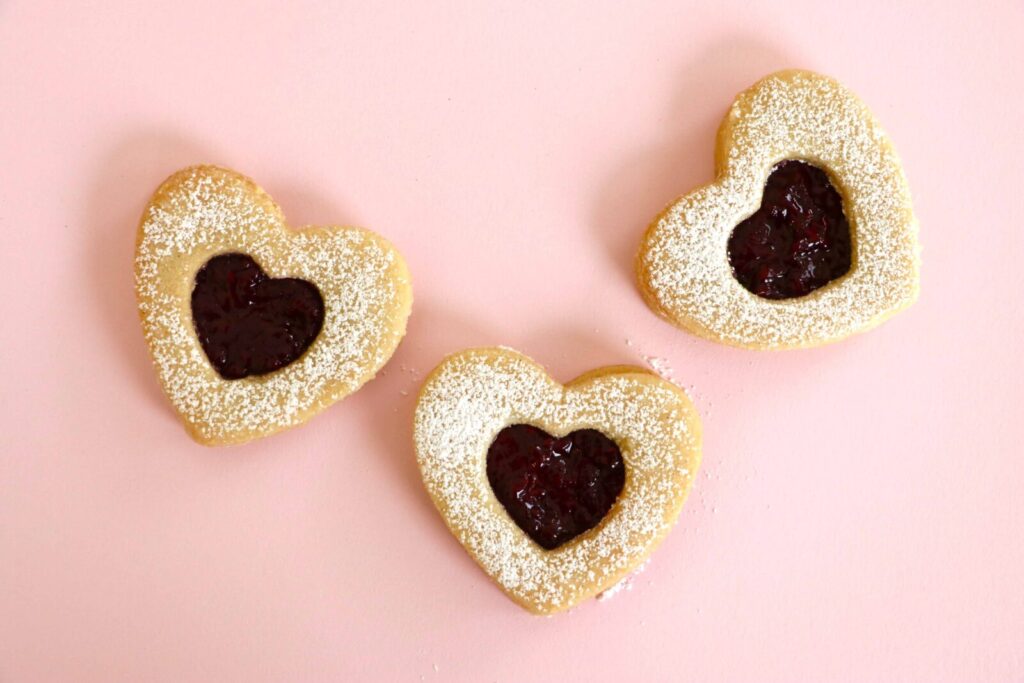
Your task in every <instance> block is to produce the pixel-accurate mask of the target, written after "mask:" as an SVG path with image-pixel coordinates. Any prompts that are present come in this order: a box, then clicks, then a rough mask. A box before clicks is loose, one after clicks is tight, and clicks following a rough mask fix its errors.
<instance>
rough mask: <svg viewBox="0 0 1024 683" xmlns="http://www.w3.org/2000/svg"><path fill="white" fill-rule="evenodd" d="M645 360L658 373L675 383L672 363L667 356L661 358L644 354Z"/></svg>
mask: <svg viewBox="0 0 1024 683" xmlns="http://www.w3.org/2000/svg"><path fill="white" fill-rule="evenodd" d="M644 362H646V363H647V365H649V366H650V367H651V369H652V370H654V371H655V372H656V373H658V375H659V376H660V377H661V378H662V379H665V380H668V381H669V382H672V383H673V384H674V383H675V381H676V380H675V378H674V377H673V371H672V364H671V363H670V362H669V360H668V359H667V358H661V357H660V356H646V355H645V356H644Z"/></svg>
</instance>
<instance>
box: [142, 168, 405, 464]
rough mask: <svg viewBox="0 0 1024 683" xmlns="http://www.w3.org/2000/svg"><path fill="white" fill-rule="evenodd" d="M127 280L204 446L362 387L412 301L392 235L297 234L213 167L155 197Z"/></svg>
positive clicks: (243, 435)
mask: <svg viewBox="0 0 1024 683" xmlns="http://www.w3.org/2000/svg"><path fill="white" fill-rule="evenodd" d="M214 271H216V272H214ZM222 271H223V272H222ZM232 273H233V274H232ZM230 278H234V283H233V284H229V283H228V282H227V280H228V279H230ZM282 281H283V282H284V283H291V284H286V285H285V286H284V287H283V288H282V286H281V283H282ZM135 282H136V293H137V296H138V301H139V313H140V316H141V319H142V328H143V332H144V334H145V337H146V341H147V343H148V344H149V349H150V352H151V354H152V356H153V360H154V363H155V365H156V369H157V374H158V376H159V379H160V382H161V384H162V385H163V388H164V391H165V393H166V394H167V396H168V398H169V399H170V401H171V403H172V404H173V405H174V407H175V409H176V410H177V411H178V413H179V414H180V415H181V417H182V420H183V421H184V423H185V426H186V428H187V430H188V431H189V433H190V434H191V435H192V437H193V438H195V439H196V440H197V441H199V442H201V443H205V444H210V445H222V444H230V443H241V442H244V441H248V440H251V439H254V438H258V437H261V436H266V435H268V434H272V433H274V432H277V431H279V430H281V429H285V428H287V427H291V426H294V425H297V424H300V423H302V422H304V421H305V420H307V419H309V418H310V417H312V416H313V415H315V414H316V413H318V412H320V411H321V410H323V409H324V408H326V407H327V406H329V405H330V404H331V403H333V402H334V401H337V400H339V399H341V398H343V397H344V396H347V395H348V394H350V393H352V392H353V391H355V390H356V389H358V388H359V387H360V386H362V385H363V384H364V383H365V382H366V381H367V380H369V379H371V378H372V377H373V376H374V375H375V374H376V373H377V371H378V370H379V369H380V368H381V367H382V366H383V365H384V364H385V363H386V362H387V360H388V359H389V358H390V357H391V354H392V353H394V350H395V348H396V347H397V346H398V343H399V341H400V340H401V338H402V336H403V335H404V334H405V323H406V320H407V318H408V316H409V310H410V308H411V305H412V288H411V285H410V280H409V273H408V270H407V268H406V266H405V262H404V261H403V259H402V257H401V255H400V254H399V253H398V251H396V250H395V248H394V247H392V246H391V245H390V244H389V243H388V242H387V241H386V240H384V239H383V238H381V237H380V236H378V235H375V234H374V233H371V232H369V231H367V230H362V229H360V228H350V227H307V228H303V229H301V230H292V229H290V228H289V227H288V225H287V223H286V222H285V219H284V216H283V214H282V213H281V210H280V209H279V208H278V206H277V205H276V204H275V203H274V202H273V200H272V199H271V198H270V196H269V195H267V193H266V192H264V191H263V190H262V189H261V188H260V187H259V186H257V185H256V184H255V183H254V182H253V181H251V180H249V179H248V178H246V177H245V176H242V175H240V174H238V173H235V172H233V171H229V170H227V169H224V168H219V167H216V166H197V167H193V168H188V169H185V170H183V171H179V172H178V173H175V174H174V175H173V176H171V177H170V178H168V179H167V180H166V181H165V182H164V183H163V184H162V185H161V186H160V187H159V188H158V189H157V191H156V193H155V194H154V195H153V198H152V199H151V200H150V202H149V205H148V206H147V208H146V210H145V212H144V214H143V216H142V221H141V223H140V225H139V234H138V244H137V247H136V254H135ZM300 282H301V283H304V284H299V283H300ZM238 287H241V288H242V289H238ZM297 291H301V292H302V293H300V294H297V293H296V292H297ZM314 291H315V294H314ZM211 293H212V295H213V296H212V299H213V301H208V300H207V298H206V296H205V295H206V294H211ZM197 296H198V298H199V300H198V301H197V300H196V297H197ZM218 296H222V297H223V296H228V297H231V296H235V297H236V300H235V301H225V300H221V301H219V302H218V301H216V299H217V297H218ZM317 296H318V297H320V299H321V300H322V302H321V304H320V306H319V307H320V308H321V309H322V312H321V313H319V314H318V313H317V309H318V305H317V302H316V300H315V299H316V297H317ZM247 297H248V298H247ZM236 304H237V305H236ZM250 316H251V318H250ZM282 316H283V319H284V322H283V324H282ZM318 318H319V319H320V322H319V323H318V322H317V319H318ZM211 330H212V331H213V332H211ZM201 336H202V337H203V340H202V341H201V340H200V337H201ZM257 356H259V358H257ZM219 370H222V371H223V374H222V372H220V371H219Z"/></svg>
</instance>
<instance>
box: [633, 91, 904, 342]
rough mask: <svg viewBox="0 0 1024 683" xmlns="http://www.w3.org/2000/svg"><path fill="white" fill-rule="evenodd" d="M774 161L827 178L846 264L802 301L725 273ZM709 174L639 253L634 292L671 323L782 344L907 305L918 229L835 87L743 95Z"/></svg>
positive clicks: (722, 337) (730, 338)
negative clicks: (840, 206) (836, 199)
mask: <svg viewBox="0 0 1024 683" xmlns="http://www.w3.org/2000/svg"><path fill="white" fill-rule="evenodd" d="M784 159H802V160H805V161H808V162H810V163H813V164H815V165H817V166H819V167H821V168H823V169H825V170H826V171H828V172H829V175H830V177H831V179H832V181H833V183H834V184H835V185H836V187H837V189H839V191H840V193H841V194H842V195H843V198H844V210H845V212H846V214H847V218H848V219H849V221H850V226H851V230H852V231H853V237H854V258H853V266H852V268H851V270H850V272H849V273H848V274H847V275H846V276H845V277H843V278H840V279H839V280H837V281H835V282H833V283H831V284H829V285H827V286H825V287H823V288H821V289H819V290H817V291H815V292H813V293H811V294H810V295H808V296H805V297H801V298H798V299H787V300H767V299H762V298H760V297H757V296H755V295H754V294H752V293H750V292H748V291H747V290H746V289H744V288H743V286H742V285H740V284H739V282H737V281H736V279H735V278H734V277H733V274H732V271H731V268H730V266H729V262H728V258H727V242H728V238H729V235H730V234H731V232H732V229H733V228H734V227H735V226H736V225H737V224H738V223H739V222H740V221H742V220H743V219H744V218H746V217H748V216H750V215H751V214H753V213H754V212H755V211H756V210H757V208H758V206H759V205H760V201H761V194H762V191H763V188H764V185H765V181H766V180H767V177H768V175H769V173H770V172H771V169H772V168H773V167H774V166H775V164H777V163H778V162H779V161H782V160H784ZM717 166H718V178H717V179H716V180H715V181H714V182H713V183H711V184H710V185H707V186H705V187H702V188H700V189H698V190H696V191H694V192H692V193H691V194H689V195H687V196H685V197H683V198H682V199H680V200H679V201H677V202H676V203H674V204H672V205H671V206H670V207H669V208H668V209H666V210H665V212H664V213H663V214H662V215H661V216H659V218H658V219H657V220H656V222H655V223H654V225H652V227H651V228H650V230H648V232H647V235H646V236H645V238H644V241H643V244H642V246H641V249H640V253H639V256H638V277H639V280H640V284H641V289H642V290H643V291H644V294H645V296H646V297H647V299H648V301H649V302H650V303H651V305H652V306H653V307H654V308H655V309H656V310H657V311H658V312H659V313H661V314H662V315H664V316H665V317H667V318H668V319H670V320H671V321H673V322H675V323H676V324H678V325H680V326H681V327H684V328H686V329H689V330H691V331H693V332H695V333H697V334H700V335H703V336H706V337H709V338H712V339H715V340H719V341H723V342H726V343H731V344H735V345H739V346H750V347H756V348H790V347H798V346H810V345H814V344H818V343H825V342H828V341H835V340H838V339H841V338H843V337H845V336H847V335H849V334H852V333H854V332H858V331H863V330H865V329H868V328H870V327H872V326H873V325H875V324H877V323H879V322H881V321H882V320H883V319H885V318H887V317H888V316H890V315H892V314H893V313H895V312H896V311H898V310H901V309H902V308H904V307H905V306H907V305H909V304H910V303H912V302H913V300H914V299H915V298H916V296H917V287H918V269H919V249H918V245H917V222H916V219H915V218H914V214H913V209H912V205H911V201H910V192H909V189H908V187H907V182H906V178H905V177H904V175H903V170H902V168H901V166H900V163H899V159H898V158H897V156H896V152H895V150H894V149H893V147H892V145H891V143H890V142H889V140H888V138H887V137H886V135H885V133H884V131H883V130H882V129H881V127H880V126H879V125H878V123H877V121H876V120H875V119H874V117H873V116H872V115H871V113H870V112H869V111H868V109H867V108H866V107H865V105H864V104H863V103H862V102H861V101H860V100H859V99H858V98H857V97H856V96H855V95H853V94H852V93H851V92H850V91H848V90H847V89H845V88H844V87H843V86H841V85H840V84H839V83H837V82H836V81H834V80H832V79H829V78H826V77H824V76H820V75H817V74H813V73H810V72H806V71H786V72H780V73H778V74H773V75H772V76H769V77H767V78H765V79H764V80H762V81H760V82H759V83H757V84H756V85H754V86H753V87H752V88H750V89H749V90H747V91H745V92H744V93H742V94H741V95H740V96H739V97H738V98H737V99H736V101H735V102H734V103H733V105H732V108H731V109H730V111H729V114H728V115H727V117H726V119H725V121H724V122H723V123H722V127H721V130H720V131H719V149H718V159H717Z"/></svg>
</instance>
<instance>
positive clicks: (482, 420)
mask: <svg viewBox="0 0 1024 683" xmlns="http://www.w3.org/2000/svg"><path fill="white" fill-rule="evenodd" d="M517 423H529V424H534V425H536V426H538V427H540V428H542V429H545V430H546V431H548V432H549V433H552V434H565V433H568V432H570V431H573V430H575V429H582V428H588V427H590V428H595V429H599V430H600V431H602V432H604V433H605V434H606V435H607V436H609V437H610V438H612V439H613V440H615V441H616V442H617V443H618V444H619V446H620V448H621V449H622V453H623V458H624V460H625V462H626V466H627V476H626V484H625V488H624V489H623V492H622V494H621V496H620V498H619V500H618V501H617V502H616V504H615V507H613V509H612V512H611V513H609V515H608V517H606V518H605V520H603V521H602V523H601V524H600V525H599V526H598V527H596V528H595V529H593V530H591V531H590V532H587V533H586V534H584V535H582V536H580V537H579V538H577V539H574V540H573V541H570V542H569V543H567V544H565V545H564V546H561V547H559V548H557V549H555V550H552V551H546V550H544V549H542V548H541V547H540V546H539V545H537V544H535V543H534V542H533V541H531V540H530V539H529V537H527V536H526V534H524V533H523V532H522V530H520V529H519V528H518V527H517V526H516V525H515V523H514V522H513V521H512V519H511V518H510V517H509V516H508V514H507V513H506V512H505V510H504V509H503V508H502V507H501V504H500V503H498V501H497V499H496V498H495V497H494V494H493V492H492V491H491V489H490V486H489V484H488V482H487V477H486V453H487V449H488V447H489V446H490V443H491V441H492V440H493V439H494V436H495V435H496V434H497V433H498V432H499V431H500V430H501V429H502V428H503V427H505V426H507V425H510V424H517ZM415 441H416V453H417V458H418V460H419V464H420V469H421V471H422V474H423V480H424V483H425V485H426V487H427V490H428V491H429V492H430V495H431V497H432V498H433V499H434V502H435V503H436V505H437V506H438V509H439V510H440V511H441V513H442V515H443V516H444V517H445V520H446V522H447V523H448V526H449V527H450V528H451V530H452V532H453V533H454V534H455V535H456V536H457V537H458V538H459V540H460V541H461V542H462V544H463V545H464V546H465V547H466V549H467V550H468V551H469V552H470V554H471V555H473V556H474V557H475V558H476V560H477V562H479V563H480V565H481V566H482V567H483V568H484V570H485V571H486V572H487V573H488V574H489V575H491V577H492V578H494V580H495V581H497V582H498V584H499V585H501V586H502V588H503V589H504V590H505V591H506V592H507V593H509V595H510V596H511V597H513V598H514V599H515V600H516V601H518V602H520V603H521V604H523V605H524V606H526V607H528V608H529V609H531V610H533V611H536V612H542V613H550V612H554V611H559V610H562V609H566V608H568V607H570V606H572V605H573V604H575V603H576V602H578V601H579V600H581V599H583V598H586V597H589V596H592V595H595V594H596V593H598V592H600V591H601V590H604V589H606V588H608V587H609V586H611V585H613V584H614V583H615V582H616V581H618V580H619V579H621V578H622V577H624V576H625V575H626V574H628V573H629V572H630V571H632V570H633V569H634V568H635V567H636V566H637V565H639V564H640V563H641V562H642V561H643V560H644V559H645V558H646V557H647V555H648V553H649V552H650V551H651V550H652V549H653V546H654V545H656V544H657V542H658V541H660V539H661V538H662V537H663V536H664V534H665V533H667V531H668V529H669V528H670V527H671V526H672V524H673V523H674V522H675V519H676V517H677V515H678V513H679V510H680V508H681V505H682V501H683V499H684V498H685V494H686V490H687V488H688V487H689V485H690V483H691V481H692V479H693V477H694V475H695V473H696V469H697V466H698V464H699V460H700V450H699V449H700V427H699V421H698V419H697V417H696V414H695V413H694V411H693V408H692V405H691V404H690V402H689V400H688V399H686V397H685V394H683V393H682V392H681V391H680V390H679V389H678V388H676V387H674V386H672V385H671V384H668V383H666V382H664V381H662V380H660V379H659V378H657V377H655V376H653V375H650V374H648V373H641V372H635V373H623V374H606V375H602V376H593V377H591V378H589V379H583V380H582V381H580V382H579V383H573V384H571V385H569V386H568V387H563V386H561V385H559V384H558V383H556V382H554V381H553V380H552V379H551V378H550V377H548V376H547V374H546V373H545V372H544V371H543V369H542V368H540V367H539V366H538V365H536V364H535V363H533V362H532V361H530V360H529V359H528V358H526V357H525V356H522V355H520V354H518V353H515V352H512V351H508V350H504V349H476V350H470V351H465V352H462V353H459V354H456V355H454V356H451V357H449V358H448V359H446V360H445V361H444V362H443V363H442V364H441V365H440V366H439V367H438V368H437V369H436V370H435V371H434V372H433V373H432V374H431V376H430V377H429V378H428V380H427V382H426V383H425V385H424V387H423V390H422V392H421V395H420V400H419V404H418V406H417V410H416V419H415Z"/></svg>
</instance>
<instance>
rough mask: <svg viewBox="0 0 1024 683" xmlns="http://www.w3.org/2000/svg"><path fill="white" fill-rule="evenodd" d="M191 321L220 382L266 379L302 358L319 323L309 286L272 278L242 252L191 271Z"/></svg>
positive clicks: (318, 306) (320, 309)
mask: <svg viewBox="0 0 1024 683" xmlns="http://www.w3.org/2000/svg"><path fill="white" fill-rule="evenodd" d="M192 323H193V325H194V326H195V329H196V334H197V335H198V336H199V343H200V345H202V347H203V351H204V352H206V357H207V358H209V359H210V363H211V364H212V365H213V367H214V369H215V370H216V371H217V372H218V374H220V376H221V377H223V378H224V379H241V378H243V377H249V376H250V375H265V374H267V373H269V372H273V371H274V370H278V369H280V368H283V367H284V366H286V365H288V364H289V363H291V362H292V361H294V360H295V359H297V358H298V357H299V356H301V355H302V354H303V353H304V352H305V351H306V349H307V348H309V345H310V344H312V343H313V340H314V339H316V336H317V335H318V334H320V328H321V327H323V323H324V300H323V297H322V296H320V290H318V289H317V288H316V286H314V285H313V284H312V283H310V282H307V281H305V280H300V279H297V278H281V279H272V278H269V277H267V274H266V273H264V272H263V269H262V268H260V266H259V264H258V263H256V261H254V260H253V259H252V258H250V257H249V256H246V255H245V254H221V255H220V256H214V257H213V258H212V259H210V260H209V261H207V262H206V263H205V264H204V265H203V267H202V268H200V269H199V272H198V273H196V282H195V287H194V288H193V289H192Z"/></svg>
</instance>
